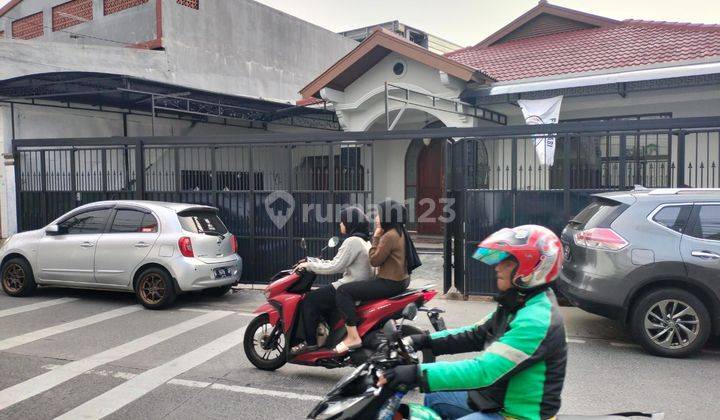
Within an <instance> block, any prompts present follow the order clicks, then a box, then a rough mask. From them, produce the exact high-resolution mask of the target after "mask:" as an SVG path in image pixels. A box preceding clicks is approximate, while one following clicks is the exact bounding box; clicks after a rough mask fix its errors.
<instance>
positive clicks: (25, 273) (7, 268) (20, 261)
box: [0, 258, 37, 297]
mask: <svg viewBox="0 0 720 420" xmlns="http://www.w3.org/2000/svg"><path fill="white" fill-rule="evenodd" d="M0 272H1V273H2V289H3V291H4V292H5V293H7V294H8V295H10V296H16V297H19V296H29V295H31V294H33V292H35V289H36V288H37V283H35V276H34V275H33V272H32V267H30V264H29V263H28V262H27V261H26V260H25V259H24V258H12V259H10V260H8V261H6V262H5V264H3V266H2V269H1V270H0Z"/></svg>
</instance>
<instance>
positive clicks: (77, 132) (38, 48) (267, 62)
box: [0, 0, 357, 237]
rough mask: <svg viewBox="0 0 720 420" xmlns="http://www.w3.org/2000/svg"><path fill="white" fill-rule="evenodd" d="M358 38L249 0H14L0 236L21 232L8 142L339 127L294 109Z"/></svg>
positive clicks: (0, 44) (322, 115) (0, 129)
mask: <svg viewBox="0 0 720 420" xmlns="http://www.w3.org/2000/svg"><path fill="white" fill-rule="evenodd" d="M356 45H357V43H356V42H355V41H353V40H351V39H348V38H345V37H343V36H341V35H338V34H336V33H333V32H331V31H328V30H326V29H323V28H320V27H318V26H315V25H312V24H310V23H308V22H304V21H302V20H300V19H297V18H295V17H293V16H290V15H287V14H285V13H282V12H280V11H277V10H275V9H272V8H270V7H267V6H265V5H262V4H260V3H257V2H255V1H251V0H223V1H217V0H69V1H68V0H12V1H10V2H9V3H8V4H7V5H5V6H4V7H2V8H0V153H2V156H3V159H1V162H0V164H1V163H4V165H0V168H1V169H0V197H1V198H0V236H2V237H4V236H6V235H8V234H10V233H12V232H14V231H15V229H16V222H15V193H14V191H15V185H14V176H13V172H14V165H13V156H12V155H11V140H12V139H13V137H14V138H17V139H21V138H26V139H27V138H83V137H109V136H151V135H169V136H179V135H186V136H187V135H193V136H199V135H208V134H237V133H243V132H248V131H251V132H257V131H258V130H265V131H298V130H307V129H314V128H323V127H324V128H333V126H336V125H337V123H336V121H335V122H334V121H333V119H334V117H333V116H332V115H330V118H329V120H328V114H327V113H326V112H325V111H323V110H318V111H317V112H315V111H314V110H312V109H311V110H307V109H296V107H295V106H294V103H295V100H296V99H297V97H298V96H297V91H298V90H299V89H300V88H301V87H302V86H303V85H304V83H305V82H306V81H307V80H308V79H309V78H311V77H313V76H314V75H315V74H317V73H318V72H320V71H322V70H323V69H324V68H326V67H327V66H329V65H330V64H331V63H333V62H334V61H336V60H337V59H338V58H340V57H342V56H343V55H345V54H346V53H347V52H348V51H350V50H351V49H352V48H353V47H355V46H356ZM129 86H135V89H139V90H141V92H128V87H129ZM131 90H132V89H131ZM153 93H154V94H156V95H155V96H152V95H151V94H153ZM158 94H159V95H171V96H172V95H176V96H177V98H172V97H167V96H157V95H158ZM183 99H189V100H191V105H187V103H186V102H183ZM173 101H175V104H173V103H172V102H173ZM11 102H12V103H13V104H12V109H11V104H10V103H11ZM180 103H182V104H183V107H185V106H186V105H187V108H188V109H187V110H186V111H187V112H181V111H182V110H177V109H173V107H176V105H177V104H180ZM151 104H154V105H157V106H156V107H155V106H151ZM217 105H222V106H221V107H218V106H217ZM153 108H154V111H155V117H156V118H152V111H153ZM284 109H289V110H287V111H285V110H284ZM280 111H282V112H280ZM308 113H310V114H313V113H314V114H315V115H310V116H309V117H310V118H304V117H308Z"/></svg>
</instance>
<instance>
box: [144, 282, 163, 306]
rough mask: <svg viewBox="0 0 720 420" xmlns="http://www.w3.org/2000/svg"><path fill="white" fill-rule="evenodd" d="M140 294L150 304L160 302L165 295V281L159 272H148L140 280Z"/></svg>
mask: <svg viewBox="0 0 720 420" xmlns="http://www.w3.org/2000/svg"><path fill="white" fill-rule="evenodd" d="M140 295H141V297H142V299H143V300H144V301H145V302H147V303H149V304H153V305H154V304H157V303H160V302H161V301H162V300H163V298H164V297H165V281H164V280H163V278H162V277H160V276H159V275H157V274H148V275H147V276H145V277H143V278H142V280H140Z"/></svg>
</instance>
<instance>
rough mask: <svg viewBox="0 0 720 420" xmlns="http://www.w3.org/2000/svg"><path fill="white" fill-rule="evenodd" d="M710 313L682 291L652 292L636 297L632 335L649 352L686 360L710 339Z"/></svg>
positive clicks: (689, 294) (662, 290)
mask: <svg viewBox="0 0 720 420" xmlns="http://www.w3.org/2000/svg"><path fill="white" fill-rule="evenodd" d="M710 327H711V325H710V313H709V312H708V310H707V308H706V307H705V305H704V304H703V303H702V301H701V300H700V299H698V298H697V296H695V295H694V294H692V293H689V292H687V291H685V290H681V289H675V288H668V289H660V290H655V291H652V292H650V293H648V294H647V295H645V296H643V297H642V298H640V300H639V301H638V302H637V304H636V305H635V309H634V311H633V316H632V332H633V335H634V336H635V338H636V339H637V340H638V341H639V342H640V344H641V345H642V347H643V348H644V349H645V350H646V351H648V352H649V353H652V354H655V355H657V356H663V357H688V356H691V355H693V354H695V353H697V352H699V351H700V350H701V349H702V348H703V346H704V345H705V342H706V341H707V340H708V337H709V336H710Z"/></svg>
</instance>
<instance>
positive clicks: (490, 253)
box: [473, 248, 510, 265]
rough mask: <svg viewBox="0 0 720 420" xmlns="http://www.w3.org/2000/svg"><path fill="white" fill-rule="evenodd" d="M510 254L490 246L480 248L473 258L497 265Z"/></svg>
mask: <svg viewBox="0 0 720 420" xmlns="http://www.w3.org/2000/svg"><path fill="white" fill-rule="evenodd" d="M508 256H510V253H508V252H505V251H500V250H497V249H490V248H478V249H477V251H475V254H473V258H474V259H476V260H478V261H480V262H482V263H485V264H487V265H495V264H497V263H499V262H500V261H502V260H504V259H505V258H507V257H508Z"/></svg>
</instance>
